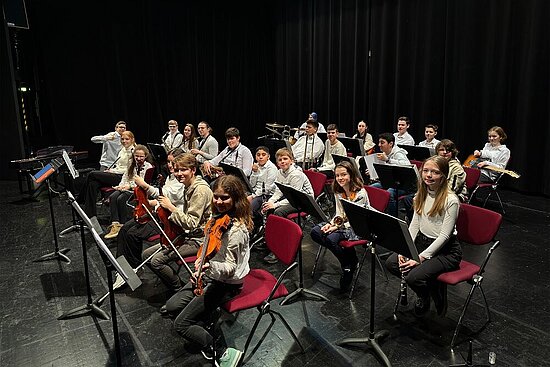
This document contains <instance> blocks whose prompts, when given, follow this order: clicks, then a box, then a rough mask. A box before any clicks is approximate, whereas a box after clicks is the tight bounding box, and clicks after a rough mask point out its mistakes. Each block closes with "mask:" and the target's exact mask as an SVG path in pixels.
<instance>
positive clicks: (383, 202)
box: [311, 185, 390, 299]
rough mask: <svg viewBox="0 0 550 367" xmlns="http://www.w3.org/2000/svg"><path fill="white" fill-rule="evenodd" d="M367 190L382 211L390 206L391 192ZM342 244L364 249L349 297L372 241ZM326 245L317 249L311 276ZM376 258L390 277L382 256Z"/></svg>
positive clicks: (370, 199)
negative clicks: (381, 259) (381, 258)
mask: <svg viewBox="0 0 550 367" xmlns="http://www.w3.org/2000/svg"><path fill="white" fill-rule="evenodd" d="M365 190H367V194H368V195H369V202H370V205H371V206H372V207H373V208H374V209H376V210H378V211H381V212H384V211H385V210H386V207H387V206H388V203H389V201H390V193H389V192H388V191H387V190H383V189H379V188H377V187H372V186H367V185H366V186H365ZM339 244H340V246H342V247H345V248H351V247H357V246H362V247H363V249H364V252H363V255H362V256H361V259H360V260H359V266H358V267H357V270H356V272H355V275H354V279H353V282H352V286H351V289H350V292H349V299H351V298H352V297H353V292H354V291H355V287H356V285H357V280H358V279H359V274H360V273H361V270H362V269H363V264H364V263H365V259H366V257H367V254H368V252H369V250H370V242H369V241H367V240H356V241H348V240H344V241H340V243H339ZM326 250H327V249H326V247H322V246H319V250H318V251H317V256H316V257H315V264H314V265H313V270H312V271H311V276H312V277H315V271H316V269H317V264H318V262H319V258H320V257H321V254H322V253H325V252H326ZM376 260H377V261H378V264H379V265H380V268H381V269H382V271H383V272H384V275H385V276H386V279H388V275H387V274H386V268H385V267H384V266H383V265H382V262H381V261H380V258H379V257H378V254H376Z"/></svg>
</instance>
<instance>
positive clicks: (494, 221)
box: [437, 204, 502, 349]
mask: <svg viewBox="0 0 550 367" xmlns="http://www.w3.org/2000/svg"><path fill="white" fill-rule="evenodd" d="M501 222H502V215H501V214H499V213H496V212H493V211H490V210H487V209H484V208H479V207H476V206H473V205H469V204H461V205H460V212H459V215H458V219H457V222H456V230H457V232H458V234H457V237H458V240H459V241H461V242H463V243H467V244H470V245H474V246H476V245H486V244H489V243H492V246H491V247H490V248H489V250H488V251H487V255H485V259H484V260H483V262H482V263H481V264H480V265H477V264H475V263H471V262H469V261H466V260H462V261H461V262H460V265H459V268H458V270H455V271H450V272H447V273H443V274H440V275H439V276H438V277H437V280H438V281H440V282H442V283H444V284H447V285H456V284H459V283H462V282H468V284H471V286H472V287H471V288H470V292H469V293H468V296H467V297H466V301H465V302H464V306H463V307H462V313H461V314H460V318H459V319H458V323H457V324H456V328H455V331H454V334H453V338H452V340H451V349H452V348H453V346H454V345H455V341H456V337H457V336H458V332H459V329H460V325H461V324H462V321H463V319H464V315H465V314H466V309H467V308H468V305H469V304H470V301H471V299H472V296H473V294H474V291H475V290H476V289H477V288H479V290H480V291H481V295H482V296H483V302H484V303H485V310H486V312H487V322H490V321H491V313H490V310H489V305H488V303H487V298H486V297H485V292H484V291H483V288H482V286H481V284H482V282H483V273H484V272H485V268H486V266H487V263H488V262H489V258H490V257H491V255H492V254H493V251H495V249H496V248H497V247H498V246H499V245H500V241H497V240H495V236H496V234H497V232H498V230H499V228H500V224H501Z"/></svg>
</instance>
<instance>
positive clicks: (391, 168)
mask: <svg viewBox="0 0 550 367" xmlns="http://www.w3.org/2000/svg"><path fill="white" fill-rule="evenodd" d="M373 166H374V169H375V170H376V173H377V174H378V179H379V180H380V183H381V184H382V186H383V187H384V188H390V187H391V188H393V189H395V195H394V199H395V217H398V216H399V191H412V192H414V191H415V189H414V188H416V183H417V181H418V169H417V168H416V166H415V165H409V166H401V165H395V164H379V163H374V164H373Z"/></svg>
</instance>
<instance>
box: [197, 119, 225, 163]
mask: <svg viewBox="0 0 550 367" xmlns="http://www.w3.org/2000/svg"><path fill="white" fill-rule="evenodd" d="M197 130H198V131H199V136H200V138H199V144H198V146H197V147H196V148H194V149H191V153H193V154H194V155H195V156H196V158H197V161H198V162H199V163H204V161H207V160H209V159H212V158H214V157H215V156H217V155H218V141H217V140H216V138H215V137H213V136H212V128H211V127H210V125H209V124H208V122H206V121H201V122H199V124H198V125H197Z"/></svg>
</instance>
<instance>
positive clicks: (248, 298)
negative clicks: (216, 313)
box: [223, 269, 288, 313]
mask: <svg viewBox="0 0 550 367" xmlns="http://www.w3.org/2000/svg"><path fill="white" fill-rule="evenodd" d="M276 283H277V278H275V277H274V276H273V275H271V274H270V273H269V272H268V271H266V270H264V269H250V272H249V273H248V274H247V275H246V277H245V278H244V284H243V289H242V291H241V293H239V295H238V296H236V297H235V298H233V299H232V300H230V301H228V302H227V303H226V304H225V305H224V306H223V307H224V308H225V309H226V310H227V311H228V312H230V313H233V312H236V311H240V310H246V309H248V308H252V307H255V306H258V305H260V304H262V302H263V301H264V300H266V299H267V297H269V293H270V292H271V290H272V289H273V287H274V286H275V284H276ZM287 294H288V290H287V289H286V287H285V285H284V284H281V285H279V288H277V291H276V292H275V295H274V296H273V299H275V298H279V297H284V296H286V295H287Z"/></svg>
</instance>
